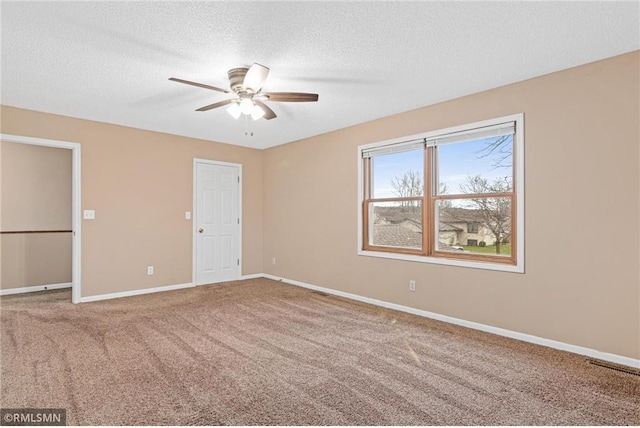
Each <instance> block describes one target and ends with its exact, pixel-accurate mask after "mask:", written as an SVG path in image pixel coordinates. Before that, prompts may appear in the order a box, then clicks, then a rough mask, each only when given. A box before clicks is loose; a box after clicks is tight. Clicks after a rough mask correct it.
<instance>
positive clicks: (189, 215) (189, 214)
mask: <svg viewBox="0 0 640 428" xmlns="http://www.w3.org/2000/svg"><path fill="white" fill-rule="evenodd" d="M184 218H185V220H191V211H187V212H185V213H184Z"/></svg>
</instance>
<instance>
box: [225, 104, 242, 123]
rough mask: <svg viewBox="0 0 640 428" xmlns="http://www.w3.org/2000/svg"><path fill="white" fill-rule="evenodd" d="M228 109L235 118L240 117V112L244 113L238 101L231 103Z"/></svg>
mask: <svg viewBox="0 0 640 428" xmlns="http://www.w3.org/2000/svg"><path fill="white" fill-rule="evenodd" d="M227 111H228V112H229V114H230V115H231V116H233V118H234V119H237V118H239V117H240V114H242V111H241V110H240V106H239V105H238V103H231V105H230V106H229V108H227Z"/></svg>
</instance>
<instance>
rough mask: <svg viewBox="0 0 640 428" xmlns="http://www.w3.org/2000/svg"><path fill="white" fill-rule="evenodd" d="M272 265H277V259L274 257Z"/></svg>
mask: <svg viewBox="0 0 640 428" xmlns="http://www.w3.org/2000/svg"><path fill="white" fill-rule="evenodd" d="M271 264H272V265H275V264H276V258H275V257H273V258H272V259H271Z"/></svg>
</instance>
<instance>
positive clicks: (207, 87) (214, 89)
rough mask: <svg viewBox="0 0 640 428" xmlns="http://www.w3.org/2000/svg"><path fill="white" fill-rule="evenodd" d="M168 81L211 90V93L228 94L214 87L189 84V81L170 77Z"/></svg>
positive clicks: (202, 84) (195, 83)
mask: <svg viewBox="0 0 640 428" xmlns="http://www.w3.org/2000/svg"><path fill="white" fill-rule="evenodd" d="M169 80H172V81H174V82H178V83H184V84H186V85H191V86H197V87H199V88H204V89H211V90H212V91H218V92H224V93H225V94H228V93H229V91H226V90H224V89H221V88H216V87H215V86H209V85H205V84H204V83H198V82H191V81H189V80H183V79H178V78H176V77H170V78H169Z"/></svg>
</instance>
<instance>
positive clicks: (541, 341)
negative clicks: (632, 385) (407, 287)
mask: <svg viewBox="0 0 640 428" xmlns="http://www.w3.org/2000/svg"><path fill="white" fill-rule="evenodd" d="M263 276H264V277H265V278H269V279H273V280H275V281H282V282H286V283H287V284H291V285H296V286H298V287H303V288H308V289H310V290H316V291H321V292H323V293H327V294H333V295H335V296H340V297H345V298H347V299H352V300H357V301H359V302H364V303H369V304H372V305H375V306H381V307H383V308H388V309H395V310H397V311H401V312H407V313H410V314H413V315H419V316H421V317H425V318H431V319H435V320H438V321H444V322H447V323H450V324H455V325H459V326H462V327H468V328H472V329H474V330H480V331H485V332H487V333H492V334H497V335H498V336H504V337H509V338H512V339H517V340H522V341H523V342H529V343H535V344H537V345H542V346H546V347H549V348H554V349H559V350H561V351H567V352H572V353H574V354H579V355H585V356H587V357H591V358H597V359H599V360H604V361H610V362H612V363H616V364H622V365H625V366H629V367H634V368H640V360H638V359H635V358H630V357H625V356H622V355H616V354H610V353H608V352H601V351H597V350H595V349H591V348H585V347H583V346H578V345H571V344H569V343H564V342H558V341H557V340H552V339H545V338H543V337H538V336H533V335H530V334H526V333H519V332H517V331H512V330H507V329H504V328H499V327H492V326H490V325H485V324H480V323H477V322H473V321H466V320H463V319H460V318H454V317H450V316H447V315H441V314H437V313H434V312H428V311H423V310H421V309H416V308H411V307H408V306H403V305H398V304H395V303H389V302H385V301H383V300H377V299H372V298H369V297H363V296H359V295H357V294H351V293H345V292H344V291H339V290H333V289H331V288H325V287H320V286H317V285H313V284H307V283H305V282H301V281H296V280H293V279H288V278H280V277H277V276H274V275H270V274H264V275H263Z"/></svg>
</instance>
